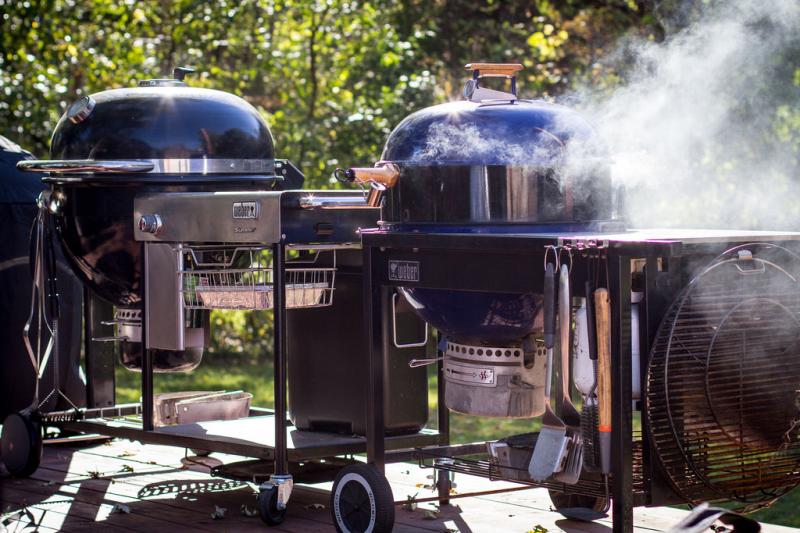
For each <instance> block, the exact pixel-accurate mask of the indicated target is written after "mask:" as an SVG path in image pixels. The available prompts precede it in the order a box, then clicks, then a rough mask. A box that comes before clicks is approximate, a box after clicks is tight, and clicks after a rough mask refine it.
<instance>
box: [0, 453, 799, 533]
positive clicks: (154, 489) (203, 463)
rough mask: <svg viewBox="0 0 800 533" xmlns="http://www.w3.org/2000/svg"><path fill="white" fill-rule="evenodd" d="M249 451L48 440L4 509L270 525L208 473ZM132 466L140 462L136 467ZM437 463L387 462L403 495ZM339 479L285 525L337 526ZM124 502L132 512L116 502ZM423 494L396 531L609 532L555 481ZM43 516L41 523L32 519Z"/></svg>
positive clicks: (65, 523)
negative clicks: (588, 520)
mask: <svg viewBox="0 0 800 533" xmlns="http://www.w3.org/2000/svg"><path fill="white" fill-rule="evenodd" d="M237 459H242V458H239V457H235V456H226V455H223V454H213V455H212V456H211V457H209V458H206V459H197V461H199V462H195V459H193V458H189V460H187V458H186V457H185V452H184V450H183V449H179V448H171V447H167V446H156V445H147V446H143V445H141V444H139V443H135V442H131V441H126V440H114V441H110V442H109V443H106V444H90V445H86V444H83V445H81V446H70V445H54V446H45V454H44V457H43V460H42V464H41V466H40V468H39V469H38V470H37V471H36V472H35V473H34V474H33V476H31V478H29V479H13V478H10V477H9V476H8V475H7V474H5V472H4V471H2V469H1V468H0V510H2V513H3V515H6V513H8V512H13V511H16V510H21V509H27V510H28V513H26V514H18V515H17V516H16V517H14V519H12V520H11V521H10V522H9V523H8V524H6V528H7V529H8V530H9V531H22V530H28V531H29V530H31V529H38V530H39V531H45V532H48V531H68V532H71V531H76V532H77V531H81V532H83V531H100V530H102V531H112V532H124V531H143V530H146V531H148V532H153V533H159V532H169V533H174V532H177V531H209V532H212V531H213V532H216V531H226V532H234V533H236V532H239V531H242V532H244V531H252V530H253V529H254V528H260V529H262V530H265V531H266V530H267V529H266V526H264V525H263V524H262V522H261V520H260V519H259V518H258V517H248V516H245V515H244V514H243V513H242V512H241V511H240V508H241V506H242V505H247V506H249V507H250V508H253V509H254V508H255V501H256V500H255V494H256V491H255V487H254V486H253V485H251V484H247V483H238V482H230V481H227V480H222V479H219V478H213V477H211V476H210V475H208V473H207V472H208V465H214V464H219V463H220V462H229V461H232V460H237ZM131 469H132V471H130V470H131ZM92 472H94V473H92ZM431 473H432V471H431V470H423V469H420V468H418V467H417V466H416V465H410V464H394V465H389V466H388V467H387V476H388V477H389V479H390V481H391V483H392V490H393V492H394V496H395V500H397V501H403V500H405V499H406V497H407V496H413V495H415V494H417V495H418V497H427V496H432V495H434V493H433V492H432V491H431V490H430V489H427V488H425V487H424V485H426V484H429V483H430V481H431V480H430V479H429V478H428V476H430V475H431ZM456 482H457V484H458V486H457V488H456V492H457V493H466V492H471V491H485V490H494V489H499V488H502V487H512V486H516V485H512V484H506V483H501V482H490V481H487V480H484V479H480V478H475V477H472V476H466V475H460V474H459V475H458V476H457V477H456ZM330 485H331V484H330V483H321V484H317V485H313V486H296V488H295V490H294V492H293V494H292V499H291V502H290V505H289V515H288V517H287V519H286V521H285V522H284V524H283V525H282V526H280V527H277V528H271V529H270V531H275V532H290V531H291V532H298V531H303V532H309V533H316V532H326V533H328V532H331V531H333V527H332V525H331V518H330V511H329V508H328V505H329V499H330V493H329V490H330ZM116 504H122V505H125V506H127V508H128V509H129V510H130V513H124V512H123V513H121V512H113V510H114V506H115V505H116ZM215 506H220V507H224V508H226V509H227V513H226V516H225V518H223V519H220V520H214V519H212V517H211V514H212V512H213V511H214V508H215ZM423 509H429V510H431V509H434V506H433V505H432V504H420V505H419V509H418V510H416V511H413V512H410V511H405V510H403V509H402V508H401V507H400V506H398V507H397V511H396V525H395V531H397V532H398V533H408V532H422V533H424V532H442V531H448V530H449V531H453V530H457V531H460V532H461V533H468V532H470V533H471V532H475V533H477V532H495V531H518V532H520V533H524V532H526V531H528V530H530V529H533V528H534V527H535V526H541V527H544V528H546V529H547V530H548V531H551V532H552V531H569V532H575V533H578V532H586V533H595V532H607V531H610V527H611V520H610V519H605V520H601V521H599V522H596V523H593V524H584V523H580V522H574V521H569V520H565V519H564V518H563V517H561V515H559V514H557V513H554V512H552V511H551V510H550V501H549V498H548V496H547V491H546V490H544V489H536V488H531V489H528V490H523V491H517V492H511V493H503V494H488V495H483V496H474V497H468V498H459V499H453V500H452V505H450V506H446V507H443V508H442V509H440V510H439V511H438V513H436V514H435V515H432V514H430V513H425V512H423ZM634 514H635V518H636V530H637V531H641V532H652V531H663V530H666V529H668V528H669V527H671V526H672V525H674V524H675V523H677V522H678V521H679V520H680V519H681V518H682V517H683V516H685V514H686V512H685V511H682V510H678V509H671V508H653V509H636V510H635V513H634ZM31 519H32V520H33V524H32V523H31ZM763 531H766V532H768V533H770V532H771V533H782V532H788V531H794V530H793V529H791V528H784V527H779V526H764V527H763Z"/></svg>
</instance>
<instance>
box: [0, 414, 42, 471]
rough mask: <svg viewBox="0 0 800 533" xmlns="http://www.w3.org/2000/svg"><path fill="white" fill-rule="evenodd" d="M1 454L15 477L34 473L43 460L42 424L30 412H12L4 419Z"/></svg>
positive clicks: (0, 446)
mask: <svg viewBox="0 0 800 533" xmlns="http://www.w3.org/2000/svg"><path fill="white" fill-rule="evenodd" d="M0 450H2V451H1V452H0V456H2V458H3V464H5V467H6V469H7V470H8V471H9V473H11V475H12V476H15V477H28V476H30V475H31V474H33V473H34V472H35V471H36V469H37V468H39V463H40V462H41V460H42V426H41V424H40V423H39V422H38V421H36V420H34V417H33V416H32V415H31V414H28V413H12V414H10V415H8V416H7V417H6V419H5V420H4V421H3V433H2V435H0Z"/></svg>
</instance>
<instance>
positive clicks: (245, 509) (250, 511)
mask: <svg viewBox="0 0 800 533" xmlns="http://www.w3.org/2000/svg"><path fill="white" fill-rule="evenodd" d="M239 511H240V512H241V513H242V514H243V515H244V516H246V517H248V518H253V517H254V516H258V509H256V508H254V507H250V506H248V505H247V504H246V503H243V504H242V506H241V507H239Z"/></svg>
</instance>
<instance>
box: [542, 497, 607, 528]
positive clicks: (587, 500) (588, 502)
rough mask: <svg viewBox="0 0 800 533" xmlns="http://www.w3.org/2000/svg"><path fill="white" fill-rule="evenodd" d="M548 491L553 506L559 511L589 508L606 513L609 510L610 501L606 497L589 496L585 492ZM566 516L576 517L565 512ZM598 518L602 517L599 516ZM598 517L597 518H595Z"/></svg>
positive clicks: (595, 511)
mask: <svg viewBox="0 0 800 533" xmlns="http://www.w3.org/2000/svg"><path fill="white" fill-rule="evenodd" d="M548 493H549V494H550V501H551V502H553V507H555V509H556V511H558V512H560V510H561V509H587V510H589V511H592V512H594V513H597V514H598V515H599V514H605V512H606V511H607V510H608V501H607V500H606V499H605V498H600V497H597V496H587V495H585V494H564V493H563V492H558V491H554V490H548ZM562 514H563V513H562ZM564 516H565V517H567V518H573V519H574V518H575V517H574V516H568V515H567V514H564ZM597 518H601V517H600V516H598V517H597ZM597 518H595V520H596V519H597ZM590 520H591V519H590ZM587 521H588V520H587Z"/></svg>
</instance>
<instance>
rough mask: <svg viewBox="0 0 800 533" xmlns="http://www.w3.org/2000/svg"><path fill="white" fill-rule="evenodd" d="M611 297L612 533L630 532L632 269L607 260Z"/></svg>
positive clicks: (625, 260) (620, 261)
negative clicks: (613, 532)
mask: <svg viewBox="0 0 800 533" xmlns="http://www.w3.org/2000/svg"><path fill="white" fill-rule="evenodd" d="M608 270H609V283H610V285H611V286H610V287H609V289H610V292H611V294H612V297H611V321H612V323H611V327H612V332H611V382H612V394H611V397H612V415H611V416H612V418H611V420H612V422H611V432H612V433H611V442H612V445H611V450H612V452H611V469H612V487H611V498H612V502H613V520H614V531H615V532H619V533H630V532H632V531H633V453H632V446H633V427H632V413H631V410H632V407H631V402H632V397H631V396H632V392H631V330H630V325H631V266H630V259H629V258H627V257H618V256H611V257H609V258H608Z"/></svg>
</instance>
